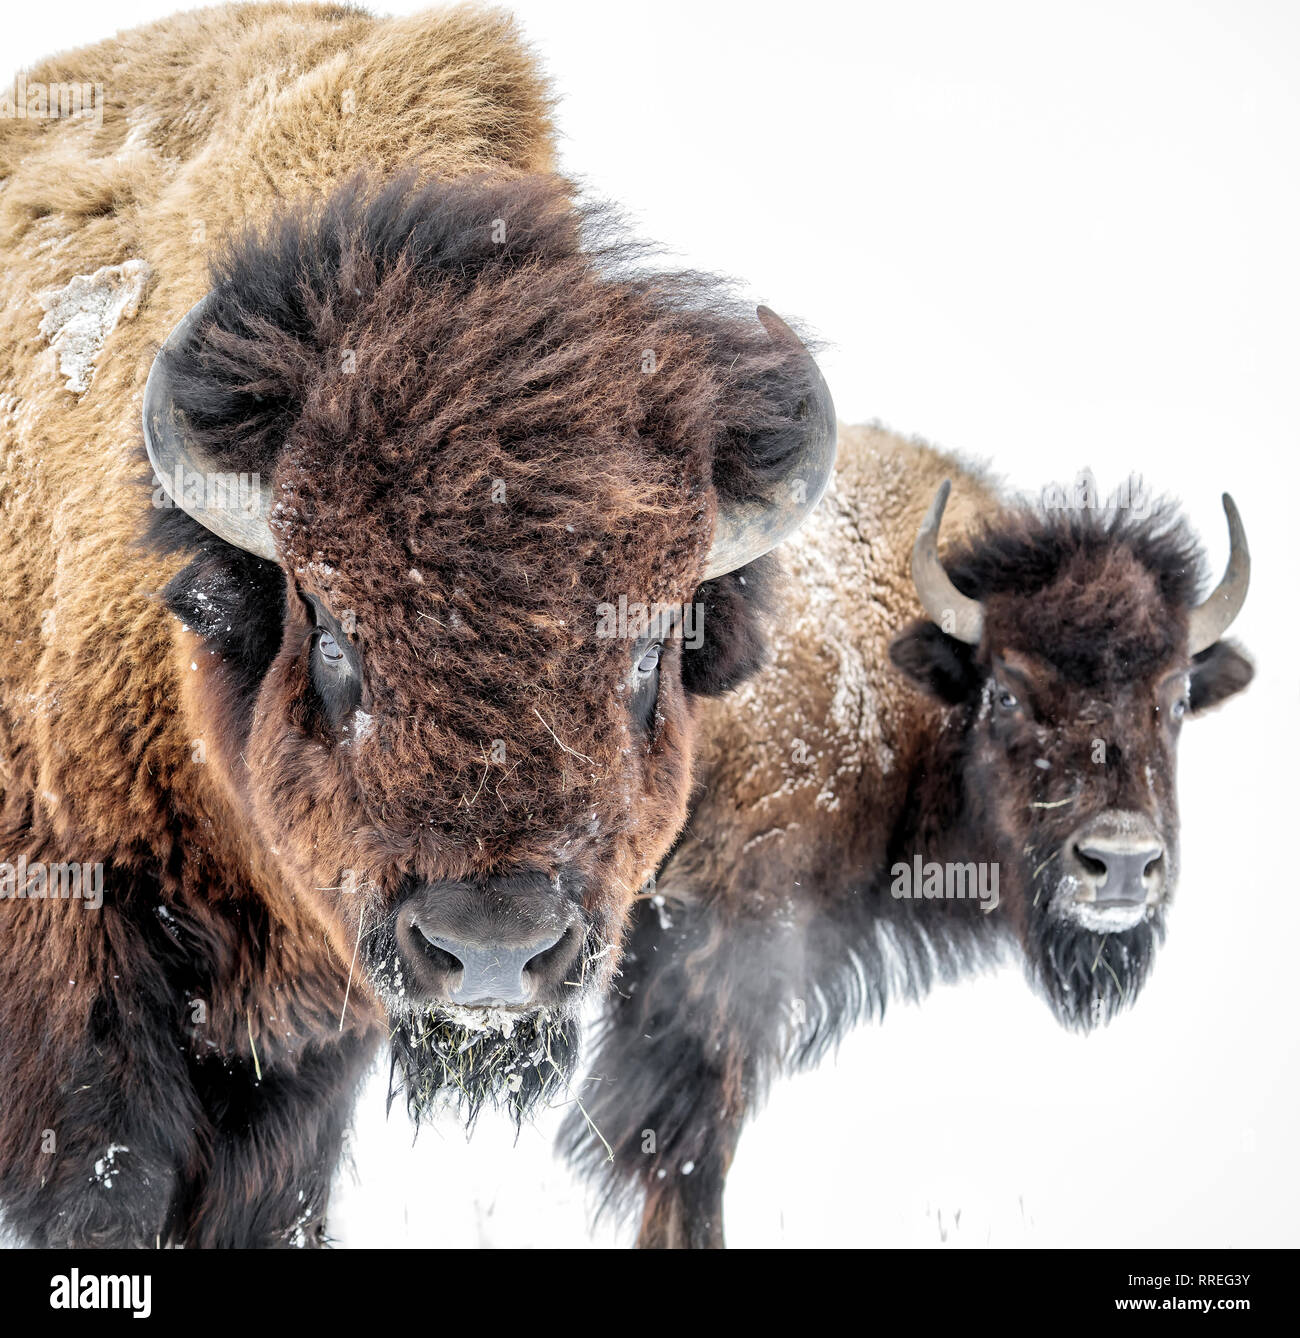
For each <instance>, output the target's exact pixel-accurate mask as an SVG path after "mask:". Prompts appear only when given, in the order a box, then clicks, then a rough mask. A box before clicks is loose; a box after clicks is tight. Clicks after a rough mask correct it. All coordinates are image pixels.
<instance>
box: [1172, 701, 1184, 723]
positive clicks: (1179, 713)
mask: <svg viewBox="0 0 1300 1338" xmlns="http://www.w3.org/2000/svg"><path fill="white" fill-rule="evenodd" d="M1187 707H1188V701H1187V698H1186V697H1179V699H1178V700H1177V701H1176V702H1175V703H1174V704H1173V706H1172V707H1171V708H1170V709H1171V714H1172V715H1173V717H1174V719H1175V720H1181V719H1182V718H1183V716H1185V715H1186V714H1187Z"/></svg>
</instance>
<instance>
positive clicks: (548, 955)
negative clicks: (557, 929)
mask: <svg viewBox="0 0 1300 1338" xmlns="http://www.w3.org/2000/svg"><path fill="white" fill-rule="evenodd" d="M579 932H580V931H579V928H578V926H577V925H576V924H572V925H570V926H569V927H568V928H567V929H566V930H565V931H564V933H562V934H560V935H559V936H558V937H557V938H556V939H555V940H554V942H552V943H549V944H548V945H547V946H546V947H544V948H543V949H542V950H541V951H540V952H538V953H537V954H536V956H533V957H530V958H529V959H528V961H527V963H526V964H525V966H524V970H525V971H531V972H532V973H533V974H534V975H536V976H542V977H545V976H548V975H551V974H552V973H554V972H555V971H562V970H563V969H564V968H565V967H566V966H567V965H568V964H569V958H570V957H571V956H572V954H573V949H574V946H575V945H576V942H577V939H578V935H579Z"/></svg>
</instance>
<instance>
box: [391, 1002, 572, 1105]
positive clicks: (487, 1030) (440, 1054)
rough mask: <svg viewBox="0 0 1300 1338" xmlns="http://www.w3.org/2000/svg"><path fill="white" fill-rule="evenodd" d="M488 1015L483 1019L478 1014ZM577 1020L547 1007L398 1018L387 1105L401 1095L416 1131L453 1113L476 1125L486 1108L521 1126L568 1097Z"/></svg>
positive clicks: (452, 1011)
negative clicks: (553, 1102)
mask: <svg viewBox="0 0 1300 1338" xmlns="http://www.w3.org/2000/svg"><path fill="white" fill-rule="evenodd" d="M479 1013H483V1014H484V1017H483V1018H482V1019H480V1018H479V1017H478V1016H476V1015H477V1014H479ZM577 1032H578V1023H577V1019H576V1018H573V1017H569V1016H557V1015H556V1014H554V1013H552V1012H550V1011H549V1010H547V1009H544V1008H543V1009H538V1010H536V1011H535V1012H532V1013H512V1014H509V1015H503V1014H499V1013H497V1012H496V1011H495V1010H485V1009H484V1010H480V1009H474V1010H469V1009H456V1008H448V1009H443V1008H430V1009H427V1010H424V1011H422V1012H416V1013H409V1012H408V1013H404V1014H402V1015H401V1016H399V1017H398V1018H396V1019H395V1022H394V1026H393V1032H392V1037H391V1051H392V1063H391V1067H390V1069H389V1079H388V1105H389V1108H390V1109H391V1108H392V1104H393V1102H394V1101H395V1100H396V1099H397V1097H398V1096H399V1095H400V1096H402V1097H404V1098H405V1101H406V1109H407V1112H408V1114H409V1115H410V1116H411V1118H412V1120H414V1121H415V1124H416V1126H417V1128H418V1126H419V1123H420V1121H421V1120H422V1119H429V1118H431V1117H432V1116H434V1115H436V1114H438V1113H440V1112H442V1111H445V1110H454V1111H456V1113H457V1114H458V1115H459V1116H460V1117H461V1118H463V1119H464V1121H465V1124H466V1127H467V1128H472V1127H473V1125H474V1122H475V1121H476V1120H477V1119H478V1116H479V1112H480V1111H481V1110H482V1109H483V1107H484V1106H489V1107H492V1108H493V1109H496V1110H501V1111H504V1112H505V1113H506V1114H508V1115H509V1116H510V1117H511V1118H512V1119H513V1120H514V1121H515V1124H516V1126H519V1125H521V1124H522V1123H523V1121H524V1119H525V1118H526V1117H527V1116H528V1115H529V1114H530V1113H531V1112H532V1111H533V1110H534V1109H536V1108H537V1107H538V1106H539V1105H545V1104H549V1103H550V1101H551V1100H553V1098H554V1096H555V1095H556V1094H557V1093H560V1094H562V1093H564V1092H565V1091H566V1090H567V1088H568V1085H569V1082H570V1080H571V1079H572V1077H573V1073H574V1070H575V1068H576V1066H577V1058H578V1045H577V1040H578V1036H577Z"/></svg>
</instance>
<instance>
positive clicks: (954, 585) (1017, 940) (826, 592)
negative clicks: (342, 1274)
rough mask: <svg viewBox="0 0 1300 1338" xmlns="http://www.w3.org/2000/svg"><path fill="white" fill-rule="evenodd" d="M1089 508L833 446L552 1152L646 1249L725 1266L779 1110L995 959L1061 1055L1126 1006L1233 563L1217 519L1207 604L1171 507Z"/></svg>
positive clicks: (1219, 650) (847, 444) (1219, 686)
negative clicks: (830, 1052)
mask: <svg viewBox="0 0 1300 1338" xmlns="http://www.w3.org/2000/svg"><path fill="white" fill-rule="evenodd" d="M949 479H951V480H952V483H951V494H950V492H949V488H950V484H949V482H948V480H949ZM1126 495H1127V497H1128V500H1130V501H1133V500H1137V498H1138V495H1137V494H1129V493H1127V490H1126V493H1125V494H1121V496H1126ZM950 496H951V503H952V504H951V513H950V514H949V515H947V517H946V521H945V524H944V526H943V529H942V530H941V529H940V521H941V520H944V519H945V504H946V503H947V502H948V500H949V497H950ZM1046 496H1047V501H1048V502H1049V503H1050V502H1052V501H1069V500H1070V498H1069V496H1068V495H1067V494H1066V492H1065V491H1064V490H1057V492H1056V493H1054V494H1047V495H1046ZM1083 500H1084V502H1085V504H1084V505H1082V506H1076V505H1064V506H1052V505H1043V504H1040V505H1034V506H1030V505H1025V504H1016V503H1012V502H1005V503H1004V502H1002V501H1000V500H999V498H998V497H997V495H996V493H995V491H994V490H993V488H992V487H991V485H990V484H989V483H988V482H987V481H986V480H985V479H984V478H983V477H982V476H981V475H979V474H978V473H976V472H973V471H971V470H970V469H968V468H966V467H964V466H963V465H962V464H961V463H960V462H959V461H958V460H956V459H953V458H951V457H947V456H944V455H942V454H940V453H938V452H937V451H934V450H931V449H930V448H928V447H926V446H923V445H921V444H919V443H916V442H907V441H903V440H901V439H900V438H897V437H894V436H892V435H890V434H888V433H885V432H883V431H879V430H876V429H864V428H846V429H841V432H840V446H839V460H838V463H837V469H836V480H835V484H834V486H833V488H832V490H831V491H830V492H829V493H828V495H827V497H826V499H825V501H824V502H823V503H822V506H821V508H820V509H819V511H818V512H817V514H816V515H815V516H814V517H813V519H812V521H811V523H810V524H809V525H808V526H807V527H806V528H805V529H804V530H803V531H802V532H801V533H800V534H799V535H798V536H797V537H796V538H795V539H794V540H793V541H792V542H791V543H790V544H789V545H787V546H786V547H785V548H783V549H782V558H783V561H784V562H785V564H786V565H787V566H788V568H789V580H788V583H787V585H786V588H785V591H784V592H783V593H782V594H779V595H778V597H777V598H776V599H775V601H774V607H773V611H772V615H771V618H770V623H771V643H772V651H773V654H772V662H771V663H770V664H769V665H768V666H767V667H766V668H765V669H764V670H763V672H762V673H760V674H759V675H757V676H756V677H754V678H752V679H750V680H749V681H748V682H747V683H745V684H744V685H743V686H741V687H740V688H739V690H738V691H737V692H735V693H733V694H731V695H730V696H727V697H724V698H720V699H719V700H718V701H716V702H714V703H712V704H711V705H710V706H709V708H708V711H707V714H706V716H705V718H704V720H703V722H702V725H701V735H700V745H699V750H698V754H697V755H698V759H699V760H698V763H697V782H698V794H697V797H696V799H695V801H694V803H693V805H692V810H691V815H690V818H689V820H688V822H687V824H686V827H685V829H684V832H683V835H682V837H681V839H680V841H679V842H678V844H677V846H676V848H675V850H674V851H673V853H672V855H671V856H670V857H669V859H668V861H667V863H666V865H665V867H664V868H663V870H662V871H661V872H660V875H659V878H658V881H657V893H658V900H659V902H660V904H659V905H654V904H649V905H642V906H641V907H639V909H638V913H637V915H636V917H635V923H634V924H633V926H632V927H631V928H630V930H629V933H628V936H627V949H626V951H625V953H624V958H623V967H622V976H621V978H620V979H619V981H618V989H617V993H616V995H615V996H614V1001H613V1005H612V1008H611V1010H610V1014H609V1017H608V1018H607V1020H606V1023H605V1030H604V1035H603V1039H602V1043H601V1047H600V1050H599V1053H598V1054H596V1056H595V1057H594V1064H593V1076H594V1077H595V1078H596V1079H597V1081H596V1082H594V1083H592V1084H591V1085H590V1086H589V1087H588V1088H587V1089H586V1090H587V1091H588V1092H589V1093H590V1095H589V1097H588V1098H587V1099H586V1102H585V1113H584V1115H583V1117H581V1118H576V1119H573V1120H572V1123H571V1124H570V1127H569V1129H568V1131H567V1136H566V1140H565V1141H566V1143H567V1145H568V1148H569V1151H570V1152H571V1153H572V1154H573V1155H574V1156H575V1157H576V1158H577V1160H578V1161H579V1163H580V1164H582V1165H583V1166H585V1167H586V1168H587V1169H589V1170H591V1171H592V1172H593V1173H594V1174H596V1175H598V1176H601V1177H605V1185H606V1191H607V1194H608V1196H609V1198H610V1199H611V1200H613V1201H615V1202H627V1201H629V1200H632V1201H639V1202H641V1203H642V1204H643V1207H644V1214H643V1218H642V1225H641V1233H640V1242H641V1244H643V1245H655V1246H664V1245H673V1246H708V1245H720V1244H721V1243H722V1190H723V1183H724V1179H725V1176H726V1173H727V1168H728V1166H729V1165H730V1162H731V1159H732V1156H733V1154H734V1151H735V1147H736V1140H737V1137H738V1135H739V1132H740V1127H741V1125H742V1123H743V1121H744V1119H745V1116H746V1114H747V1113H748V1112H749V1111H750V1110H751V1109H752V1108H753V1107H754V1105H755V1103H756V1102H758V1101H760V1100H761V1098H762V1095H763V1093H764V1089H765V1087H766V1085H767V1083H768V1081H769V1080H770V1078H771V1077H772V1076H773V1075H774V1074H776V1073H778V1072H781V1071H788V1070H789V1069H791V1068H798V1067H800V1066H805V1065H808V1064H811V1063H813V1062H815V1061H816V1060H817V1059H818V1058H819V1057H820V1056H821V1055H823V1054H824V1053H825V1051H826V1049H827V1048H828V1047H829V1046H830V1045H832V1044H833V1043H834V1041H835V1040H836V1038H837V1037H839V1036H840V1035H842V1034H843V1033H844V1031H845V1030H846V1029H847V1028H848V1027H849V1026H851V1025H852V1024H853V1023H854V1022H855V1021H857V1020H859V1019H862V1018H865V1017H870V1016H872V1015H879V1014H880V1013H881V1012H882V1011H883V1009H884V1006H885V1002H886V1000H887V998H888V997H889V996H890V995H891V994H892V995H896V996H898V995H901V996H903V997H913V998H914V997H917V996H919V995H922V994H924V993H925V992H926V990H927V989H928V988H929V986H930V985H931V984H932V983H933V982H934V981H936V980H948V979H952V978H953V977H956V976H958V975H960V974H962V973H963V972H965V971H967V970H969V969H971V968H973V967H976V966H980V965H983V964H985V963H988V962H990V961H992V960H994V959H995V958H997V957H999V956H1001V955H1003V952H1004V950H1005V949H1006V948H1007V947H1010V948H1011V949H1012V951H1013V952H1015V953H1016V954H1017V955H1018V956H1019V957H1020V958H1021V960H1023V962H1024V965H1025V969H1026V972H1027V974H1028V976H1029V978H1030V980H1031V981H1032V983H1033V984H1034V986H1035V987H1036V989H1037V990H1038V991H1039V992H1040V993H1041V994H1042V995H1043V997H1044V998H1045V999H1046V1000H1047V1002H1048V1004H1049V1005H1050V1007H1051V1008H1052V1010H1053V1012H1054V1013H1055V1015H1056V1016H1057V1018H1058V1019H1059V1020H1060V1021H1061V1022H1062V1023H1063V1024H1064V1025H1066V1026H1069V1027H1073V1028H1078V1029H1088V1028H1091V1027H1094V1026H1096V1025H1098V1024H1100V1023H1104V1022H1105V1021H1107V1020H1108V1019H1109V1018H1110V1017H1111V1016H1112V1015H1113V1014H1114V1013H1115V1012H1116V1010H1118V1009H1120V1008H1122V1007H1123V1006H1124V1005H1126V1004H1128V1003H1130V1002H1131V1001H1132V1000H1133V998H1134V997H1135V995H1136V994H1137V992H1138V990H1139V989H1140V988H1141V986H1142V983H1143V981H1144V980H1145V978H1146V975H1147V972H1148V970H1149V969H1150V966H1151V962H1152V955H1153V953H1154V951H1155V948H1156V946H1157V944H1158V943H1159V942H1160V940H1161V938H1162V936H1163V934H1164V929H1165V917H1166V912H1167V909H1168V906H1169V903H1170V901H1171V899H1172V897H1173V895H1174V890H1175V887H1176V885H1177V880H1178V810H1177V804H1176V800H1175V756H1176V751H1177V744H1178V735H1179V731H1180V729H1181V726H1182V722H1183V720H1184V719H1185V718H1186V717H1187V716H1190V715H1195V714H1197V713H1199V712H1202V711H1205V710H1207V709H1209V708H1210V707H1212V706H1215V705H1216V704H1218V703H1219V702H1221V701H1223V700H1224V699H1225V698H1227V697H1229V696H1231V695H1232V694H1234V693H1236V692H1238V691H1240V690H1241V689H1242V688H1244V687H1245V686H1246V685H1247V684H1248V683H1249V681H1250V678H1251V674H1252V669H1251V666H1250V664H1249V662H1248V661H1247V660H1246V659H1245V658H1244V657H1243V656H1242V654H1241V653H1240V652H1239V651H1238V650H1236V649H1234V648H1233V646H1231V645H1230V644H1229V643H1228V642H1225V641H1223V640H1222V639H1221V638H1222V636H1223V633H1224V632H1225V631H1226V630H1227V628H1228V625H1229V624H1230V623H1231V622H1232V620H1233V618H1234V617H1235V616H1236V614H1237V612H1238V610H1239V609H1240V608H1241V605H1242V601H1243V600H1244V598H1245V595H1246V586H1247V583H1248V579H1249V562H1250V559H1249V555H1248V552H1247V547H1246V536H1245V533H1244V531H1243V529H1242V526H1241V522H1240V519H1239V518H1238V516H1237V512H1236V509H1235V507H1234V506H1233V505H1232V502H1231V500H1230V499H1229V498H1227V497H1225V498H1224V507H1225V510H1226V511H1227V516H1228V527H1229V534H1230V539H1231V557H1230V559H1229V564H1228V572H1227V575H1226V576H1225V577H1224V579H1223V581H1222V582H1221V583H1220V585H1219V586H1218V587H1217V588H1216V589H1215V590H1214V591H1213V592H1212V593H1211V594H1210V595H1209V596H1208V597H1204V596H1203V595H1202V594H1201V593H1200V590H1201V586H1202V576H1203V561H1202V557H1201V553H1200V550H1199V548H1198V545H1197V544H1196V542H1195V541H1194V540H1193V538H1192V537H1191V535H1190V534H1189V533H1188V532H1187V530H1186V528H1185V526H1184V525H1183V524H1182V522H1181V521H1180V520H1179V519H1178V516H1177V514H1176V513H1175V511H1174V510H1173V509H1172V508H1171V507H1170V506H1168V505H1153V506H1151V507H1150V508H1148V507H1147V506H1145V505H1143V506H1137V507H1134V506H1130V507H1128V508H1123V507H1119V506H1111V507H1107V508H1102V507H1099V506H1097V505H1095V498H1090V497H1089V496H1088V490H1087V489H1085V490H1084V493H1083ZM1089 503H1092V504H1089ZM940 545H942V548H943V552H942V561H941V560H940ZM753 575H754V573H753V572H751V573H749V574H748V576H747V577H746V579H748V580H751V581H752V579H753ZM588 1121H590V1123H588ZM592 1128H595V1129H598V1130H599V1131H600V1134H601V1136H602V1137H603V1138H604V1139H605V1140H607V1141H608V1142H609V1143H610V1144H611V1145H612V1148H613V1152H614V1159H613V1161H612V1163H611V1162H610V1161H609V1160H608V1157H607V1154H606V1151H605V1148H604V1145H603V1144H602V1143H601V1142H600V1141H599V1140H597V1139H596V1138H595V1136H594V1135H593V1134H592V1133H591V1129H592Z"/></svg>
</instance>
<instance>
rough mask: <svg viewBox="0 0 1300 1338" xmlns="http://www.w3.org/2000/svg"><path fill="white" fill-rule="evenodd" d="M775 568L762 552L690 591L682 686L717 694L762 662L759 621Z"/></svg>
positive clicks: (764, 613)
mask: <svg viewBox="0 0 1300 1338" xmlns="http://www.w3.org/2000/svg"><path fill="white" fill-rule="evenodd" d="M776 572H777V566H776V563H775V562H774V561H773V559H772V558H771V557H762V558H759V559H758V561H757V562H751V563H750V564H749V566H747V567H742V568H741V569H740V570H739V571H733V572H728V573H727V575H726V576H719V577H716V578H715V579H714V580H712V581H705V583H704V584H703V585H702V586H700V588H699V589H698V590H697V591H696V592H695V599H694V601H693V607H692V609H691V610H690V612H691V614H692V622H691V623H690V624H688V626H687V627H686V628H685V629H684V639H683V649H682V686H683V687H685V689H686V691H687V692H689V693H691V694H692V695H694V696H696V697H717V696H719V695H720V694H721V693H724V692H728V691H730V690H731V689H732V688H734V687H737V686H738V685H739V684H741V683H743V682H744V681H745V679H747V678H749V677H750V676H751V675H752V674H755V673H757V672H758V670H759V669H760V668H762V666H763V661H764V660H765V659H766V658H767V641H766V637H765V636H764V629H763V622H764V619H765V618H766V616H767V615H768V612H769V610H770V608H771V604H772V590H773V587H774V585H775V580H776Z"/></svg>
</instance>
